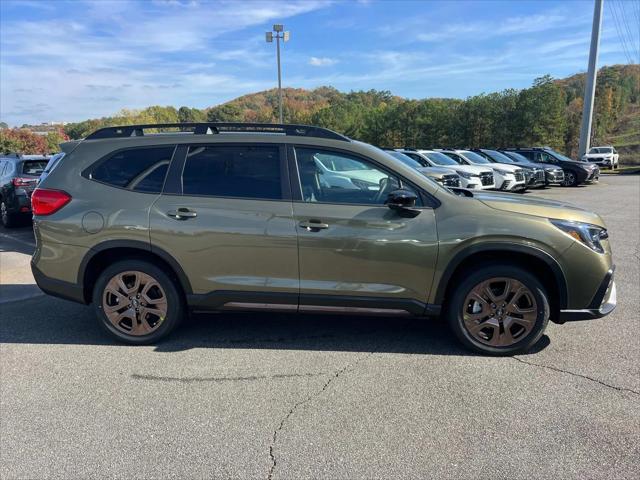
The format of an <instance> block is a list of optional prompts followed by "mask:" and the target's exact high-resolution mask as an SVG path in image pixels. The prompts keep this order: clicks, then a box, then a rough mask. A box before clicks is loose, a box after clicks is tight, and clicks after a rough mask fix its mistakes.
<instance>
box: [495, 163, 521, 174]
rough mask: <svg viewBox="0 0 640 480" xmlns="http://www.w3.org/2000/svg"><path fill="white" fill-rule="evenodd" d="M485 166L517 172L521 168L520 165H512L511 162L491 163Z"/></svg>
mask: <svg viewBox="0 0 640 480" xmlns="http://www.w3.org/2000/svg"><path fill="white" fill-rule="evenodd" d="M487 167H491V168H492V169H494V170H495V169H498V170H504V171H505V172H511V173H514V172H517V171H518V170H522V167H521V166H520V165H513V164H511V163H492V164H491V165H487Z"/></svg>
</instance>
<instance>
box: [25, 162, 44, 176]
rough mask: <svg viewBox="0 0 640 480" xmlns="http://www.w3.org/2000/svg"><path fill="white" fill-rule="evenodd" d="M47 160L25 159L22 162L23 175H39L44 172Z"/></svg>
mask: <svg viewBox="0 0 640 480" xmlns="http://www.w3.org/2000/svg"><path fill="white" fill-rule="evenodd" d="M47 163H48V160H26V161H24V162H22V174H23V175H40V174H41V173H42V172H44V169H45V168H46V166H47Z"/></svg>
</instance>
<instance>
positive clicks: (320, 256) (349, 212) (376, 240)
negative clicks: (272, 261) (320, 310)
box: [293, 202, 438, 302]
mask: <svg viewBox="0 0 640 480" xmlns="http://www.w3.org/2000/svg"><path fill="white" fill-rule="evenodd" d="M293 208H294V218H295V220H296V224H297V225H296V228H297V230H298V236H299V244H300V251H299V256H300V292H301V294H302V295H304V294H328V295H355V296H375V297H387V298H411V299H416V300H419V301H421V302H426V301H427V298H428V296H429V290H430V288H431V281H432V278H433V269H434V267H435V264H436V258H437V254H438V238H437V231H436V224H435V215H434V211H433V210H432V209H430V208H424V209H422V211H421V213H420V215H418V216H417V217H415V218H402V217H400V216H399V215H398V214H397V213H395V212H393V211H392V210H390V209H389V208H387V207H386V206H370V205H369V206H366V205H333V204H321V203H303V202H296V203H294V207H293ZM309 220H313V221H318V222H322V223H325V224H327V225H328V228H326V229H321V230H318V231H310V230H308V229H306V228H304V227H301V226H300V222H307V221H309Z"/></svg>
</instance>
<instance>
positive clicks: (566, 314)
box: [558, 267, 618, 323]
mask: <svg viewBox="0 0 640 480" xmlns="http://www.w3.org/2000/svg"><path fill="white" fill-rule="evenodd" d="M614 269H615V267H612V268H611V270H609V271H608V272H607V274H606V275H605V277H604V279H603V280H602V283H601V284H600V287H598V291H597V292H596V294H595V295H594V297H593V300H592V301H591V303H590V304H589V306H588V307H587V308H583V309H577V310H560V315H559V316H558V323H565V322H572V321H579V320H592V319H595V318H602V317H606V316H607V315H609V314H610V313H611V312H613V311H614V310H615V308H616V305H617V301H618V299H617V292H616V282H615V281H614V278H613V272H614Z"/></svg>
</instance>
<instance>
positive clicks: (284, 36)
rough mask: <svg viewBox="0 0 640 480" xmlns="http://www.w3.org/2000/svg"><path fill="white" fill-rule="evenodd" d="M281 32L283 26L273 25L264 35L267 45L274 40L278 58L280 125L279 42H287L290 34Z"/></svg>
mask: <svg viewBox="0 0 640 480" xmlns="http://www.w3.org/2000/svg"><path fill="white" fill-rule="evenodd" d="M283 30H284V25H282V24H275V25H274V26H273V32H267V33H266V40H267V43H272V42H273V39H274V37H275V39H276V52H277V57H278V111H279V118H280V123H284V122H283V120H282V70H281V68H280V40H282V41H283V42H288V41H289V36H290V32H284V31H283ZM274 33H275V35H274Z"/></svg>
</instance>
